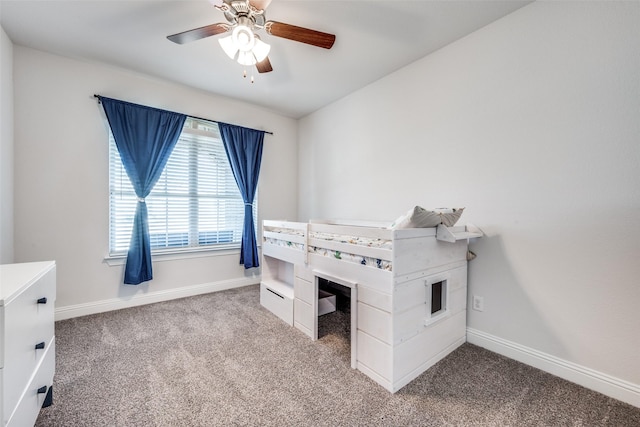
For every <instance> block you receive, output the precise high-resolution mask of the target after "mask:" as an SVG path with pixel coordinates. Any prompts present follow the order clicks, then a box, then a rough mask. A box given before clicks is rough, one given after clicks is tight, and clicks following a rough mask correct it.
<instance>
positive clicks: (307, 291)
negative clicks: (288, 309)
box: [293, 277, 317, 304]
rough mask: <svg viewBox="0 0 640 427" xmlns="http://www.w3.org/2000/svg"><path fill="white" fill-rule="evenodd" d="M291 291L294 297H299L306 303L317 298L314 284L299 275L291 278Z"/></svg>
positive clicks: (310, 302) (311, 302)
mask: <svg viewBox="0 0 640 427" xmlns="http://www.w3.org/2000/svg"><path fill="white" fill-rule="evenodd" d="M293 293H294V295H295V297H296V298H298V299H301V300H302V301H304V302H306V303H307V304H313V300H314V299H316V298H317V296H316V295H315V285H314V284H313V283H312V282H309V281H307V280H304V279H301V278H299V277H296V278H294V279H293Z"/></svg>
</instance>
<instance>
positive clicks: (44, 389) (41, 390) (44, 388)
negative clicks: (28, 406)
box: [38, 385, 47, 394]
mask: <svg viewBox="0 0 640 427" xmlns="http://www.w3.org/2000/svg"><path fill="white" fill-rule="evenodd" d="M46 392H47V386H46V385H43V386H42V387H40V388H39V389H38V394H45V393H46Z"/></svg>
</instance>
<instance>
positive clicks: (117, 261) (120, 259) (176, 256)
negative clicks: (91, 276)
mask: <svg viewBox="0 0 640 427" xmlns="http://www.w3.org/2000/svg"><path fill="white" fill-rule="evenodd" d="M239 253H240V248H226V249H195V250H189V251H185V250H182V251H163V252H156V253H153V254H151V260H152V261H153V262H163V261H174V260H180V259H193V258H206V257H214V256H227V255H232V254H239ZM126 261H127V254H122V255H107V256H105V257H104V262H105V263H107V264H108V265H109V266H110V267H113V266H116V265H124V264H125V263H126Z"/></svg>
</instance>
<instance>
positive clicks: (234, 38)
mask: <svg viewBox="0 0 640 427" xmlns="http://www.w3.org/2000/svg"><path fill="white" fill-rule="evenodd" d="M210 2H211V3H212V4H213V5H214V6H215V7H216V8H217V9H218V10H220V11H222V12H223V13H224V17H225V18H226V20H227V22H223V23H217V24H211V25H206V26H204V27H200V28H195V29H193V30H188V31H184V32H181V33H177V34H173V35H170V36H167V38H168V39H169V40H171V41H172V42H174V43H178V44H184V43H188V42H191V41H195V40H200V39H203V38H205V37H210V36H215V35H218V34H223V33H231V34H230V35H229V36H227V37H225V38H222V39H219V40H218V41H219V42H220V45H221V47H222V49H223V50H224V51H225V53H226V54H227V55H228V56H229V57H230V58H231V59H234V60H237V61H238V62H239V63H240V64H242V65H245V66H251V65H255V66H256V68H257V69H258V72H259V73H268V72H270V71H273V67H272V66H271V62H269V57H268V56H267V55H268V54H269V50H270V46H269V45H268V44H267V43H265V42H263V41H262V40H261V39H260V37H259V35H257V34H255V31H256V30H265V31H266V32H267V34H270V35H272V36H276V37H282V38H285V39H289V40H293V41H296V42H300V43H306V44H309V45H312V46H318V47H322V48H325V49H331V47H332V46H333V43H334V42H335V40H336V36H335V35H333V34H328V33H323V32H321V31H316V30H311V29H309V28H303V27H298V26H295V25H291V24H285V23H282V22H277V21H267V20H266V17H265V10H266V8H267V6H269V3H271V0H210Z"/></svg>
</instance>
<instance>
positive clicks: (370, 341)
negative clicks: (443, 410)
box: [260, 221, 482, 393]
mask: <svg viewBox="0 0 640 427" xmlns="http://www.w3.org/2000/svg"><path fill="white" fill-rule="evenodd" d="M282 229H289V230H292V233H286V232H282ZM274 230H279V231H280V232H274ZM315 232H321V233H331V234H336V235H349V236H360V237H366V238H380V239H385V240H390V241H391V242H392V248H391V249H382V248H375V247H365V246H360V245H354V244H349V243H342V242H340V241H335V240H333V241H327V240H323V239H318V238H314V237H313V236H314V234H315ZM480 236H482V232H481V231H480V230H479V229H477V228H475V227H473V226H471V225H467V226H461V227H460V226H458V227H445V226H442V225H441V226H439V227H437V228H412V229H399V230H391V229H387V228H384V227H382V226H381V225H380V224H373V223H364V222H354V221H331V222H329V221H312V222H309V223H300V222H286V221H264V222H263V230H262V237H263V239H262V240H263V241H262V260H263V262H262V281H261V289H260V301H261V304H262V305H263V306H265V307H266V308H268V309H269V310H271V311H272V312H273V313H274V314H276V315H278V316H279V317H280V318H281V319H283V320H284V321H285V322H287V323H289V324H290V325H292V326H295V327H296V328H297V329H299V330H301V331H302V332H304V333H305V334H307V335H308V336H309V337H311V338H312V339H313V340H316V339H317V338H318V332H317V331H318V278H324V279H327V280H330V281H332V282H335V283H338V284H341V285H343V286H346V287H348V288H350V290H351V366H352V367H353V368H354V369H358V370H359V371H361V372H363V373H364V374H366V375H367V376H369V377H370V378H372V379H373V380H374V381H376V382H377V383H379V384H380V385H381V386H383V387H384V388H385V389H387V390H388V391H390V392H392V393H395V392H396V391H398V390H399V389H401V388H402V387H404V386H405V385H406V384H408V383H409V382H411V381H412V380H413V379H415V378H416V377H417V376H418V375H420V374H421V373H422V372H424V371H425V370H427V369H428V368H429V367H431V366H433V365H434V364H435V363H436V362H438V361H439V360H440V359H442V358H443V357H445V356H446V355H448V354H449V353H450V352H452V351H453V350H454V349H456V348H457V347H458V346H460V345H461V344H463V343H464V342H465V341H466V307H467V251H468V239H469V238H473V237H480ZM270 239H276V240H281V241H285V242H292V243H295V244H297V245H299V246H300V247H299V248H298V247H289V246H280V245H277V244H273V243H272V241H271V240H270ZM313 246H315V247H320V248H327V249H330V250H333V251H335V250H337V251H341V252H343V253H348V254H356V255H359V256H366V257H372V258H378V259H382V260H386V261H390V262H391V265H392V270H385V269H380V268H375V267H372V266H366V265H360V264H357V263H354V262H348V261H343V260H339V259H336V258H335V257H331V256H323V255H319V254H317V253H310V252H309V247H313ZM434 286H435V287H436V288H437V289H440V290H441V291H442V292H441V294H442V297H441V301H440V302H441V304H442V308H441V309H440V310H438V311H436V312H435V313H432V302H431V297H432V287H434Z"/></svg>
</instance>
